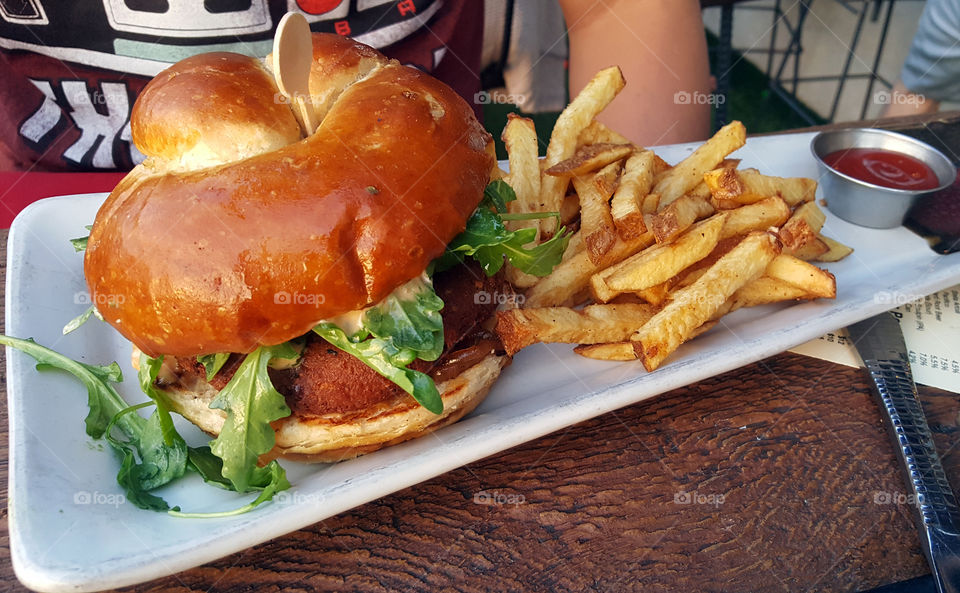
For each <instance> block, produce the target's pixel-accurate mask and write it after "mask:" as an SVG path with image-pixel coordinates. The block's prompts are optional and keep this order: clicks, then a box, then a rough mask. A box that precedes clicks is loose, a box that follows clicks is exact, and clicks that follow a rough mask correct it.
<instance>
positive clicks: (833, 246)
mask: <svg viewBox="0 0 960 593" xmlns="http://www.w3.org/2000/svg"><path fill="white" fill-rule="evenodd" d="M820 240H821V241H823V242H824V243H826V245H827V247H828V249H827V251H826V252H824V253H821V254H820V255H818V256H817V257H815V258H814V260H815V261H822V262H835V261H840V260H841V259H843V258H845V257H847V256H848V255H850V254H851V253H853V247H848V246H847V245H844V244H843V243H841V242H840V241H837V240H836V239H831V238H830V237H826V236H824V235H820Z"/></svg>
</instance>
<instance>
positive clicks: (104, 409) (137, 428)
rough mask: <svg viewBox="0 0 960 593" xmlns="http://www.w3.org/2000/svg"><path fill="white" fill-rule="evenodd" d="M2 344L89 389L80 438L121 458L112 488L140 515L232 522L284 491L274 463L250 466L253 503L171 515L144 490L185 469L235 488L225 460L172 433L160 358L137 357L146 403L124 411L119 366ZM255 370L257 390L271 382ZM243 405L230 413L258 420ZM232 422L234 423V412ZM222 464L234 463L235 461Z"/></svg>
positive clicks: (257, 411)
mask: <svg viewBox="0 0 960 593" xmlns="http://www.w3.org/2000/svg"><path fill="white" fill-rule="evenodd" d="M0 344H5V345H7V346H9V347H11V348H16V349H17V350H20V351H22V352H25V353H26V354H28V355H30V356H32V357H33V358H34V359H35V360H36V361H37V369H39V370H44V369H50V368H57V369H60V370H63V371H66V372H68V373H70V374H71V375H73V376H74V377H76V378H77V379H78V380H80V382H81V383H83V385H84V386H85V387H86V388H87V405H88V407H89V412H88V414H87V417H86V419H85V425H86V432H87V434H88V435H90V436H91V437H93V438H95V439H99V438H105V439H106V440H107V442H108V443H109V444H110V446H111V447H112V448H113V449H114V450H115V451H116V452H117V453H118V454H119V455H120V470H119V471H118V473H117V483H118V484H120V486H122V487H123V489H124V492H125V496H126V499H127V500H128V501H130V502H131V503H133V504H134V505H136V506H137V507H139V508H141V509H148V510H154V511H168V512H169V513H170V514H172V515H176V516H183V517H223V516H230V515H236V514H239V513H245V512H247V511H249V510H252V509H253V508H255V507H257V506H258V505H260V504H261V503H263V502H266V501H268V500H270V499H271V498H273V496H274V495H275V494H276V493H277V492H279V491H280V490H284V489H287V488H289V487H290V483H289V482H288V481H287V479H286V475H285V472H284V471H283V468H282V467H281V466H280V465H279V464H278V463H277V462H276V461H272V462H271V463H270V464H269V465H267V466H266V467H263V468H258V467H256V460H255V459H254V460H253V461H252V466H250V467H247V468H245V469H244V468H241V473H242V472H243V471H246V472H247V473H249V474H251V476H252V478H251V479H250V480H248V483H249V488H248V489H259V490H261V492H260V494H259V495H258V496H257V498H256V499H254V500H253V501H252V502H250V503H247V504H245V505H243V506H241V507H240V508H237V509H234V510H231V511H225V512H222V513H183V512H180V508H179V507H174V508H172V509H171V508H170V505H169V504H167V502H166V501H165V500H163V499H162V498H160V497H159V496H157V495H155V494H152V493H151V492H150V491H151V490H154V489H156V488H159V487H160V486H163V485H165V484H168V483H169V482H171V481H172V480H175V479H177V478H179V477H181V476H182V475H183V474H184V473H185V471H187V470H191V471H196V472H197V473H199V474H200V476H201V477H202V478H203V479H204V481H206V482H207V483H209V484H214V485H217V486H219V487H221V488H225V489H228V490H238V491H240V490H239V488H236V487H235V483H234V481H233V480H232V479H230V478H228V477H225V475H224V473H223V468H224V467H226V464H225V462H224V460H222V459H221V458H220V457H217V456H216V455H214V453H213V451H212V450H211V448H210V447H187V445H186V442H185V441H184V439H183V437H181V436H180V434H179V433H178V432H177V430H176V428H175V426H174V424H173V418H172V416H171V413H170V410H171V408H170V403H169V401H168V399H167V397H166V395H165V394H164V392H163V391H161V390H160V389H157V387H156V380H157V374H158V373H159V371H160V367H161V365H162V364H163V359H162V358H156V359H152V358H149V357H147V356H145V355H141V357H140V372H139V374H138V378H139V382H140V387H141V389H143V391H144V393H145V394H146V395H147V396H148V397H150V399H151V401H149V402H144V403H141V404H137V405H134V406H128V405H127V403H126V402H125V401H124V399H123V398H122V397H121V396H120V394H119V393H117V390H116V389H115V388H114V387H113V384H114V383H120V382H121V381H123V376H122V373H121V372H120V366H119V365H118V364H117V363H116V362H114V363H113V364H110V365H107V366H97V365H90V364H86V363H82V362H78V361H75V360H73V359H71V358H68V357H66V356H64V355H62V354H60V353H58V352H55V351H53V350H50V349H49V348H46V347H44V346H41V345H39V344H37V343H36V342H34V341H33V340H21V339H18V338H11V337H9V336H4V335H0ZM274 349H275V350H276V351H278V352H281V353H282V354H284V355H286V354H288V352H287V348H285V347H284V346H276V347H274V348H273V349H268V350H274ZM258 352H259V351H258ZM255 354H257V353H255ZM251 356H253V355H251ZM258 356H260V357H261V358H264V359H266V358H270V356H269V354H268V355H258ZM244 362H246V361H244ZM242 366H243V365H241V368H242ZM257 369H258V370H257V373H256V377H255V381H254V382H255V383H257V385H258V388H259V385H261V384H262V380H263V378H264V377H266V381H267V382H268V383H269V377H268V376H267V374H266V368H265V367H263V368H261V367H260V366H259V364H257ZM239 374H240V371H239V370H238V375H239ZM256 379H259V381H257V380H256ZM271 389H272V386H271ZM237 390H238V387H236V386H235V388H234V392H236V391H237ZM274 393H275V392H274ZM228 396H229V394H228ZM281 401H282V399H281ZM246 404H247V402H239V403H238V402H236V401H233V402H232V405H231V410H233V411H234V412H235V411H236V410H240V409H245V410H246V409H249V410H252V414H253V416H254V417H257V416H259V415H261V413H262V407H261V406H258V405H252V406H250V405H246ZM150 405H155V406H156V410H154V412H153V414H152V415H151V416H150V417H149V418H144V417H142V416H140V415H139V414H137V413H136V411H137V410H139V409H141V408H143V407H146V406H150ZM284 407H285V406H284ZM231 413H232V412H228V418H227V421H228V423H230V420H231ZM288 413H289V411H288ZM233 415H234V416H236V414H235V413H234V414H233ZM269 422H270V421H269V420H267V421H263V422H259V421H258V424H259V425H261V426H265V427H266V428H267V429H269V430H271V441H272V429H271V428H270V424H269ZM235 424H236V423H234V425H235ZM225 427H226V425H225ZM230 438H232V439H233V441H235V442H237V444H238V447H241V450H243V448H242V447H243V446H244V444H245V443H247V442H250V441H249V440H248V439H244V438H242V437H241V436H238V434H237V432H236V431H234V432H233V433H232V437H230ZM218 440H219V439H218ZM214 443H216V441H214ZM271 448H272V445H271ZM227 457H228V458H229V459H230V460H231V461H233V460H234V457H235V456H232V455H228V456H227ZM244 491H245V490H244Z"/></svg>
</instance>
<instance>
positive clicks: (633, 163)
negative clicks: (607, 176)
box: [610, 150, 658, 239]
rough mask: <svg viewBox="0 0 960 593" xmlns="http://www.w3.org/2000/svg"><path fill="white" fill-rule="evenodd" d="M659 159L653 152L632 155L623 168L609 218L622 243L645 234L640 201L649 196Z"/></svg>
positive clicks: (643, 151) (611, 201)
mask: <svg viewBox="0 0 960 593" xmlns="http://www.w3.org/2000/svg"><path fill="white" fill-rule="evenodd" d="M657 165H658V162H657V155H655V154H654V153H653V151H651V150H641V151H639V152H635V153H633V155H632V156H631V157H630V158H628V159H627V162H626V163H625V164H624V166H623V174H622V175H621V176H620V185H618V186H617V191H616V192H614V194H613V199H611V200H610V214H611V215H612V216H613V224H614V225H615V226H616V227H617V233H619V234H620V238H621V239H632V238H634V237H637V236H639V235H640V234H642V233H643V232H644V231H645V230H646V227H645V226H644V223H643V210H642V208H641V200H642V199H643V198H645V197H646V196H647V194H649V193H650V189H651V188H652V187H653V179H654V177H655V176H656V174H657V172H658V171H657V169H658V166H657Z"/></svg>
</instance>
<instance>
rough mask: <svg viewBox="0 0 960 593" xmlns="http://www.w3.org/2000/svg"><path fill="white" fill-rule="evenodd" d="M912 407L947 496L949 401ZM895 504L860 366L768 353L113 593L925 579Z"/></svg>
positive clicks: (953, 442)
mask: <svg viewBox="0 0 960 593" xmlns="http://www.w3.org/2000/svg"><path fill="white" fill-rule="evenodd" d="M0 244H2V245H3V248H2V251H0V267H3V266H5V262H6V231H3V232H2V233H0ZM3 273H4V274H3V275H4V277H5V269H4V270H3ZM2 286H3V285H2V283H0V290H2ZM0 302H2V299H0ZM4 368H5V367H4ZM5 386H6V385H5V374H4V373H0V387H2V388H3V390H4V393H5ZM921 395H922V397H923V403H924V407H925V410H926V412H927V415H928V420H929V423H930V425H931V427H932V429H933V431H934V433H935V437H936V443H937V448H938V450H939V452H940V454H941V455H942V457H943V461H944V464H945V466H946V468H947V474H948V476H949V478H950V480H951V483H952V484H953V486H954V489H955V490H956V489H957V488H958V486H960V451H958V448H957V443H958V442H960V441H958V414H960V402H958V398H957V395H956V394H951V393H947V392H943V391H940V390H936V389H932V388H921ZM2 402H3V403H2V404H0V416H2V417H0V432H2V433H3V434H0V590H9V591H17V590H23V588H22V586H20V585H19V584H18V583H17V581H16V579H15V577H14V574H13V569H12V567H11V564H10V549H9V537H8V532H7V518H6V517H7V511H6V500H7V492H6V477H7V467H8V465H7V434H6V432H7V419H6V398H5V397H4V398H3V399H2ZM70 429H75V430H77V431H81V430H83V427H82V421H81V420H80V419H78V421H77V425H76V426H75V427H64V430H70ZM906 493H907V489H906V486H905V485H904V483H903V482H902V479H901V476H900V473H899V470H898V469H897V466H896V463H895V459H894V453H893V448H892V446H891V444H890V443H889V442H888V440H887V436H886V434H885V432H884V431H883V428H882V426H881V424H880V415H879V412H878V411H877V409H876V407H875V405H874V404H873V401H872V399H871V396H870V394H869V387H868V384H867V381H866V378H865V376H864V375H863V374H862V371H859V370H857V369H850V368H847V367H843V366H840V365H835V364H832V363H829V362H824V361H819V360H815V359H811V358H806V357H803V356H799V355H793V354H780V355H778V356H774V357H772V358H769V359H767V360H764V361H762V362H759V363H757V364H753V365H750V366H747V367H744V368H742V369H739V370H736V371H732V372H730V373H726V374H724V375H720V376H718V377H714V378H711V379H709V380H706V381H702V382H700V383H696V384H694V385H691V386H688V387H685V388H682V389H678V390H675V391H671V392H669V393H665V394H663V395H661V396H659V397H657V398H655V399H653V400H651V401H647V402H644V403H641V404H637V405H633V406H629V407H627V408H623V409H621V410H618V411H616V412H612V413H609V414H605V415H603V416H600V417H597V418H595V419H592V420H589V421H586V422H582V423H580V424H577V425H574V426H571V427H569V428H567V429H565V430H562V431H559V432H557V433H554V434H551V435H549V436H546V437H543V438H541V439H537V440H535V441H532V442H530V443H527V444H525V445H522V446H520V447H516V448H513V449H510V450H508V451H505V452H503V453H500V454H498V455H495V456H493V457H490V458H487V459H484V460H482V461H479V462H476V463H472V464H470V465H468V466H465V467H462V468H460V469H457V470H454V471H452V472H449V473H447V474H444V475H441V476H439V477H437V478H435V479H432V480H430V481H427V482H424V483H422V484H419V485H417V486H414V487H411V488H407V489H405V490H402V491H399V492H397V493H395V494H392V495H390V496H386V497H384V498H382V499H380V500H377V501H375V502H372V503H368V504H365V505H362V506H360V507H357V508H355V509H353V510H351V511H348V512H346V513H342V514H340V515H337V516H334V517H332V518H330V519H327V520H325V521H321V522H319V523H317V524H315V525H313V526H311V527H309V528H307V529H303V530H300V531H297V532H295V533H291V534H289V535H287V536H284V537H281V538H278V539H276V540H273V541H270V542H267V543H265V544H261V545H258V546H255V547H253V548H250V549H248V550H245V551H243V552H240V553H237V554H233V555H231V556H228V557H226V558H223V559H221V560H218V561H216V562H212V563H210V564H207V565H204V566H202V567H199V568H196V569H193V570H189V571H185V572H182V573H179V574H176V575H172V576H169V577H166V578H164V579H160V580H158V581H154V582H151V583H146V584H143V585H140V586H137V587H131V588H128V589H125V590H128V591H151V592H160V591H181V592H193V591H227V592H238V593H239V592H246V591H280V590H284V591H326V590H330V591H426V590H429V591H462V592H478V593H479V592H486V591H635V590H656V591H684V592H686V591H697V590H702V591H786V592H794V591H860V590H865V589H869V588H872V587H876V586H878V585H882V584H886V583H892V582H898V581H903V580H906V579H910V578H913V577H917V576H920V575H923V574H926V573H928V572H929V571H928V569H927V566H926V562H925V560H924V558H923V556H922V554H921V552H920V547H919V539H918V537H917V535H916V533H915V531H914V528H913V524H912V521H911V516H910V508H909V506H908V505H907V502H906V500H905V499H906Z"/></svg>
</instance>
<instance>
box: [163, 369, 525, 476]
mask: <svg viewBox="0 0 960 593" xmlns="http://www.w3.org/2000/svg"><path fill="white" fill-rule="evenodd" d="M509 362H510V357H509V356H497V355H495V354H490V355H488V356H487V357H486V358H484V359H483V360H481V361H480V362H478V363H477V364H475V365H474V366H472V367H470V368H469V369H467V370H466V371H464V372H463V373H461V374H460V375H458V376H456V377H454V378H453V379H449V380H447V381H444V382H443V383H440V384H438V385H437V389H438V390H439V391H440V396H441V397H442V398H443V413H442V414H439V415H438V414H433V413H431V412H429V411H428V410H426V409H425V408H424V407H423V406H421V405H420V404H418V403H417V402H415V401H414V400H413V398H411V397H410V396H409V395H407V394H406V393H403V394H401V395H400V396H398V397H396V398H394V399H393V400H391V401H387V402H384V403H381V404H378V405H376V406H373V407H371V408H370V409H368V410H364V411H363V412H362V413H357V412H353V413H349V414H327V415H324V416H305V415H292V416H288V417H286V418H283V419H282V420H278V421H277V422H274V423H273V426H274V428H275V429H276V437H277V441H276V446H275V447H274V449H273V450H272V451H271V452H270V453H268V454H267V455H266V456H265V459H273V458H277V457H281V458H284V459H293V460H296V461H309V462H336V461H343V460H345V459H351V458H353V457H356V456H358V455H363V454H364V453H370V452H372V451H376V450H377V449H380V448H382V447H386V446H389V445H395V444H397V443H400V442H403V441H406V440H408V439H412V438H416V437H419V436H423V435H425V434H427V433H428V432H430V431H432V430H435V429H437V428H440V427H442V426H446V425H448V424H452V423H453V422H456V421H457V420H459V419H460V418H462V417H463V416H464V415H466V414H467V413H469V412H470V411H471V410H473V409H474V408H475V407H477V405H478V404H479V403H480V402H481V401H483V398H484V397H486V395H487V392H488V391H490V387H491V386H492V385H493V382H494V381H496V379H497V377H499V376H500V371H501V370H502V369H503V367H505V366H506V365H507V364H509ZM161 389H162V390H163V391H164V392H165V393H166V394H167V396H168V397H169V398H170V402H171V404H172V406H173V409H174V411H176V412H178V413H179V414H181V415H182V416H183V417H184V418H186V419H187V420H189V421H190V422H192V423H194V424H196V425H197V426H198V427H200V429H201V430H203V431H204V432H206V433H207V434H210V435H211V436H216V435H218V434H220V429H221V428H222V427H223V422H224V419H225V418H226V414H225V413H224V412H223V411H222V410H217V409H213V408H210V402H211V401H213V398H214V397H215V396H216V395H217V390H216V389H214V388H213V387H212V386H211V385H210V384H209V383H207V382H206V381H197V383H196V384H195V385H191V386H190V388H189V389H187V388H185V387H184V386H182V385H180V384H176V385H173V386H166V387H162V388H161Z"/></svg>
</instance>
